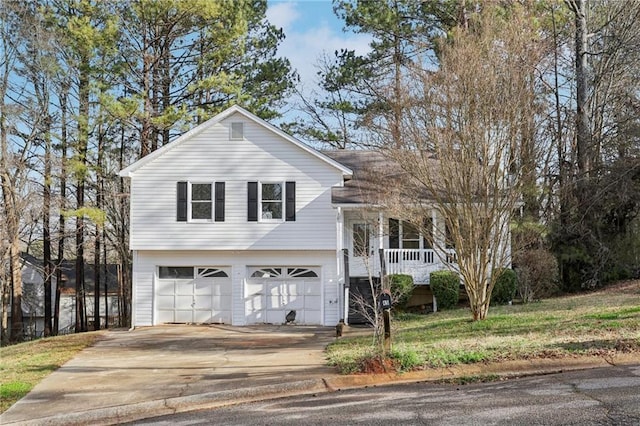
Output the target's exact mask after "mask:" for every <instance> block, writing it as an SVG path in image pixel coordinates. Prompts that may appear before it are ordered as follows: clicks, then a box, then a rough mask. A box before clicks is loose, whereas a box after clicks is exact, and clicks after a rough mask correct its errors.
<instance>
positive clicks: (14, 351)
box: [0, 332, 101, 413]
mask: <svg viewBox="0 0 640 426" xmlns="http://www.w3.org/2000/svg"><path fill="white" fill-rule="evenodd" d="M100 334H101V332H91V333H80V334H69V335H66V336H57V337H49V338H46V339H39V340H34V341H31V342H25V343H20V344H17V345H12V346H6V347H2V348H0V377H1V379H0V413H4V412H5V411H6V410H7V409H8V408H9V407H11V406H12V405H13V404H14V403H16V401H18V400H19V399H20V398H22V397H23V396H25V395H26V394H27V393H29V392H30V391H31V389H33V387H34V386H35V385H36V384H38V382H40V381H41V380H42V379H43V378H45V377H46V376H47V375H49V373H51V372H52V371H55V370H56V369H58V368H59V367H60V366H61V365H63V364H64V363H65V362H67V361H69V360H70V359H71V358H73V356H74V355H75V354H77V353H78V352H79V351H81V350H82V349H84V348H86V347H87V346H90V345H92V344H93V343H94V342H95V341H96V339H97V338H98V337H99V336H100Z"/></svg>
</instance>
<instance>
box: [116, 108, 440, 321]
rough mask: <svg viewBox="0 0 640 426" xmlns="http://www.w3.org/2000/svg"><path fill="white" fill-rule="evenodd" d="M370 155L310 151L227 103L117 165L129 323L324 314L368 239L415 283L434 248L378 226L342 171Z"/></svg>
mask: <svg viewBox="0 0 640 426" xmlns="http://www.w3.org/2000/svg"><path fill="white" fill-rule="evenodd" d="M372 160H376V157H375V154H373V153H368V152H366V151H342V152H330V153H321V152H318V151H316V150H314V149H312V148H310V147H308V146H307V145H305V144H303V143H302V142H300V141H298V140H296V139H295V138H293V137H291V136H289V135H287V134H286V133H284V132H283V131H281V130H279V129H277V128H276V127H274V126H272V125H270V124H269V123H267V122H265V121H263V120H262V119H260V118H258V117H256V116H255V115H253V114H251V113H249V112H247V111H246V110H244V109H242V108H240V107H238V106H234V107H231V108H229V109H227V110H226V111H224V112H222V113H220V114H218V115H217V116H215V117H213V118H212V119H210V120H208V121H207V122H205V123H203V124H201V125H200V126H198V127H196V128H194V129H193V130H191V131H189V132H188V133H185V134H184V135H182V136H181V137H179V138H177V139H176V140H174V141H173V142H171V143H169V144H167V145H165V146H164V147H162V148H161V149H159V150H157V151H155V152H153V153H151V154H149V155H148V156H146V157H144V158H142V159H140V160H139V161H137V162H135V163H134V164H132V165H130V166H129V167H127V168H125V169H123V170H122V171H121V172H120V176H124V177H128V178H130V179H131V204H130V205H131V225H130V233H131V240H130V247H131V250H133V300H132V306H133V307H132V318H133V319H132V321H133V324H132V325H133V326H151V325H157V324H162V323H226V324H233V325H247V324H256V323H275V324H282V323H284V322H285V316H286V315H287V313H288V312H290V311H292V310H295V311H296V319H295V323H296V324H317V325H335V324H336V323H337V322H338V321H339V320H340V319H341V318H348V303H345V299H346V300H348V297H349V296H348V294H349V285H350V284H351V283H353V282H357V280H358V279H362V278H363V277H366V276H368V275H369V272H371V268H374V269H375V270H374V271H373V273H374V274H379V272H380V260H379V259H380V258H379V256H373V257H372V259H374V261H373V263H371V262H367V265H368V266H369V269H366V268H365V263H364V259H363V256H364V254H365V253H368V254H372V253H376V252H379V249H382V250H383V253H384V262H385V264H386V265H385V266H386V271H387V273H400V272H405V273H411V274H413V275H414V277H415V278H416V282H417V283H423V284H424V283H426V282H427V279H428V272H429V271H431V270H435V269H442V268H443V267H444V265H443V264H442V263H441V262H440V260H439V257H438V256H435V255H434V252H433V250H432V249H431V248H430V247H428V246H427V245H426V244H425V243H424V241H425V240H424V239H423V238H422V237H421V236H420V235H419V234H417V233H416V232H414V231H413V230H411V229H410V228H409V226H408V225H404V224H403V223H402V222H400V221H393V220H392V221H391V222H390V223H391V228H390V229H391V231H390V232H386V231H384V229H388V228H387V227H388V224H389V222H388V221H389V219H388V218H385V217H384V215H383V214H382V213H375V214H372V213H369V211H370V209H369V207H370V205H369V204H370V203H368V202H367V201H366V200H364V199H363V198H362V194H363V188H364V186H363V185H364V184H365V181H364V180H360V181H358V180H357V179H353V178H354V171H353V170H352V167H353V168H359V169H366V168H367V167H369V162H370V161H372ZM365 207H367V208H365ZM372 215H373V216H372ZM437 220H438V218H436V217H433V223H434V226H437V225H436V223H437ZM372 221H373V222H372ZM372 223H374V226H373V227H372V225H371V224H372ZM375 224H377V226H375ZM354 241H355V243H354ZM345 249H346V250H345ZM345 253H347V256H346V259H345ZM347 264H348V267H347V268H348V275H349V276H347V271H345V266H346V265H347Z"/></svg>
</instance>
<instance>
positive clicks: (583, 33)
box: [572, 0, 591, 195]
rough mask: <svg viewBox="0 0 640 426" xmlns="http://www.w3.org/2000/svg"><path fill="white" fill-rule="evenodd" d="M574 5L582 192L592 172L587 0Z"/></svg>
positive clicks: (578, 141)
mask: <svg viewBox="0 0 640 426" xmlns="http://www.w3.org/2000/svg"><path fill="white" fill-rule="evenodd" d="M572 7H573V12H574V14H575V25H576V40H575V43H576V109H577V111H576V150H577V155H578V192H579V193H580V192H581V190H582V189H583V188H584V183H586V181H587V180H588V179H589V173H590V172H591V138H590V135H589V106H588V102H589V100H588V62H587V60H588V57H587V37H588V34H587V16H586V9H587V5H586V0H575V1H573V2H572ZM581 183H582V184H581ZM585 195H586V194H585Z"/></svg>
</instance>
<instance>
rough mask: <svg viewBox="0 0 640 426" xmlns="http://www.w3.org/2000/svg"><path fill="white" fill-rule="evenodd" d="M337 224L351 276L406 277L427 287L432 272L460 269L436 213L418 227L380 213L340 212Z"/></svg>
mask: <svg viewBox="0 0 640 426" xmlns="http://www.w3.org/2000/svg"><path fill="white" fill-rule="evenodd" d="M338 225H339V229H340V230H341V232H340V235H339V241H341V243H342V249H343V250H344V254H345V257H344V262H345V263H348V275H349V277H380V276H382V275H395V274H406V275H411V276H412V277H413V281H414V284H416V285H425V284H429V277H430V274H431V273H432V272H434V271H440V270H452V269H453V270H456V269H457V255H456V251H455V249H454V248H453V247H451V246H450V245H448V244H447V233H448V229H447V228H446V225H445V221H444V219H443V218H442V217H440V215H438V214H436V212H435V211H433V212H432V214H431V215H430V217H427V218H424V219H423V225H422V226H420V227H416V226H415V225H413V224H411V223H409V222H407V221H402V220H398V219H394V218H392V217H388V216H386V215H385V214H384V213H383V212H380V211H378V212H374V211H368V212H367V211H363V210H361V209H344V210H343V209H339V224H338Z"/></svg>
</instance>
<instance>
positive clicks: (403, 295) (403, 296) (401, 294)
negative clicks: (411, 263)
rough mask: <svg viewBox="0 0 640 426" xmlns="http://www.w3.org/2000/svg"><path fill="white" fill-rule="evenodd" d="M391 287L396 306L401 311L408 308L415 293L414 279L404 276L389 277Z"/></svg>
mask: <svg viewBox="0 0 640 426" xmlns="http://www.w3.org/2000/svg"><path fill="white" fill-rule="evenodd" d="M389 285H390V287H391V297H392V298H393V304H394V306H396V307H398V308H400V309H404V308H406V305H407V302H408V301H409V298H410V297H411V292H412V291H413V277H412V276H411V275H404V274H395V275H389Z"/></svg>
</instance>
